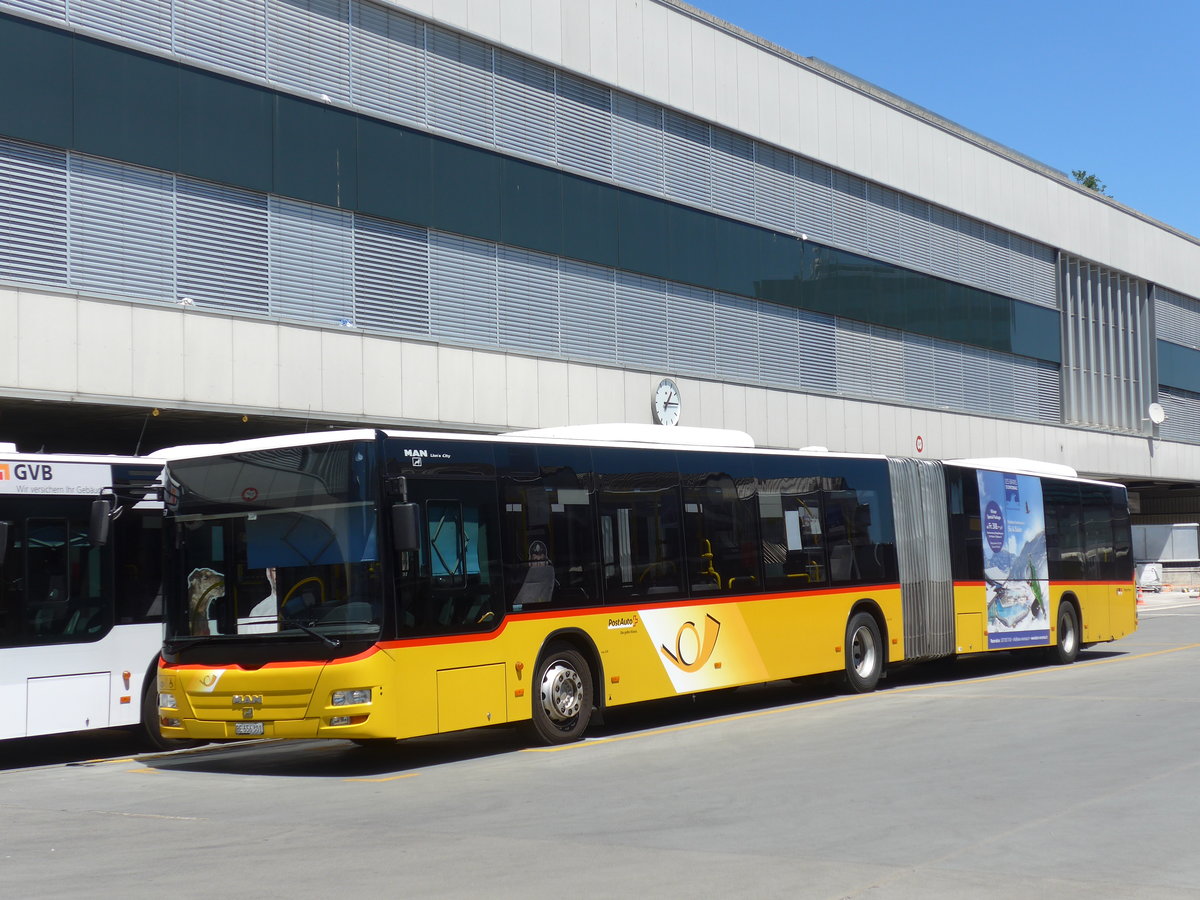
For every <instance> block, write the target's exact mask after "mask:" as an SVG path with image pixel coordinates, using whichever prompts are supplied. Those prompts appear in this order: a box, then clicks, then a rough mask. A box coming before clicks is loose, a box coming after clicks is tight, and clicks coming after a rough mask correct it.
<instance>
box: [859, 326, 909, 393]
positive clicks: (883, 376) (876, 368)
mask: <svg viewBox="0 0 1200 900" xmlns="http://www.w3.org/2000/svg"><path fill="white" fill-rule="evenodd" d="M869 328H870V335H871V351H870V353H869V355H868V356H867V358H866V361H865V362H863V365H864V366H865V367H867V368H869V369H870V371H871V380H872V382H873V383H874V390H873V391H872V392H871V396H872V397H877V398H879V399H883V400H903V399H904V335H903V334H902V333H901V332H899V331H897V330H896V329H894V328H884V327H882V326H880V325H871V326H869Z"/></svg>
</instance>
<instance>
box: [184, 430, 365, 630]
mask: <svg viewBox="0 0 1200 900" xmlns="http://www.w3.org/2000/svg"><path fill="white" fill-rule="evenodd" d="M371 459H372V451H371V447H370V445H369V444H362V443H359V444H338V445H317V446H312V447H302V448H291V449H290V450H289V451H288V452H275V451H255V452H251V453H243V454H236V455H232V456H225V457H218V458H215V459H208V460H204V461H199V460H197V461H189V460H184V461H179V462H177V463H174V464H172V465H171V468H170V470H169V472H170V481H169V488H168V503H169V504H170V506H171V508H172V509H173V511H174V516H173V527H174V530H175V539H176V546H177V547H178V548H179V550H178V553H179V556H178V559H179V561H180V562H181V563H182V566H181V567H180V568H179V569H178V570H177V571H176V573H175V578H174V583H173V584H172V586H171V603H170V609H171V612H170V615H169V617H168V640H169V641H178V640H181V639H186V640H194V641H204V640H207V639H216V638H225V639H229V638H235V639H236V638H237V637H238V636H241V635H255V636H256V637H257V638H259V639H261V638H263V637H266V636H270V635H279V636H287V637H293V638H295V637H302V636H303V637H307V638H315V639H318V640H321V641H323V642H325V643H327V644H328V645H330V646H337V645H338V644H339V642H340V638H341V637H354V638H366V639H371V638H374V637H376V636H378V634H379V633H380V627H381V624H382V604H381V602H380V597H381V593H380V572H379V556H378V550H377V541H376V521H377V518H376V507H375V503H374V502H373V500H372V499H371V491H372V488H371V485H373V483H374V481H373V478H372V474H373V466H372V463H371Z"/></svg>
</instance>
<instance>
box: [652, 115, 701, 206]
mask: <svg viewBox="0 0 1200 900" xmlns="http://www.w3.org/2000/svg"><path fill="white" fill-rule="evenodd" d="M709 130H710V129H709V127H708V124H707V123H706V122H699V121H697V120H695V119H692V118H690V117H688V116H684V115H680V114H679V113H677V112H672V111H671V110H669V109H668V110H666V112H665V115H664V119H663V142H664V154H665V160H664V169H665V171H664V177H665V183H666V190H667V194H668V195H669V196H671V197H677V198H679V199H681V200H689V201H691V202H692V203H698V204H700V205H702V206H708V207H711V206H712V147H711V146H710V141H711V138H710V135H709Z"/></svg>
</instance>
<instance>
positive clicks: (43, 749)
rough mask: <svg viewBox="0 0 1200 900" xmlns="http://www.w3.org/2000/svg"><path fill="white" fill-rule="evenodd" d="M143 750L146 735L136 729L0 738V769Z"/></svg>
mask: <svg viewBox="0 0 1200 900" xmlns="http://www.w3.org/2000/svg"><path fill="white" fill-rule="evenodd" d="M145 752H146V738H145V737H144V736H143V735H142V734H141V733H140V732H138V731H135V730H133V729H125V728H105V729H101V730H98V731H83V732H78V733H75V734H50V735H45V736H42V737H28V738H11V739H9V740H4V741H0V771H13V770H18V769H32V768H38V767H40V766H56V765H58V766H60V765H87V764H88V763H91V762H95V761H99V760H104V759H112V758H114V757H125V756H136V755H138V754H140V753H145Z"/></svg>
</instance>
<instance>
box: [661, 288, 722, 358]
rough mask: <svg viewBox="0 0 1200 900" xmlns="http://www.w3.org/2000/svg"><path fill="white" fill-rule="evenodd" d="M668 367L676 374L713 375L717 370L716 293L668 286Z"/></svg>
mask: <svg viewBox="0 0 1200 900" xmlns="http://www.w3.org/2000/svg"><path fill="white" fill-rule="evenodd" d="M667 323H668V326H669V328H670V332H669V335H670V337H669V338H668V339H666V340H665V343H666V344H667V352H668V363H669V365H670V367H671V369H672V370H673V371H676V372H695V373H696V374H698V375H711V374H712V373H713V372H714V371H715V370H716V366H717V335H718V333H719V330H718V329H717V326H716V304H715V301H714V300H713V292H712V291H706V290H703V289H702V288H696V287H690V286H687V285H682V284H671V283H670V282H668V283H667Z"/></svg>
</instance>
